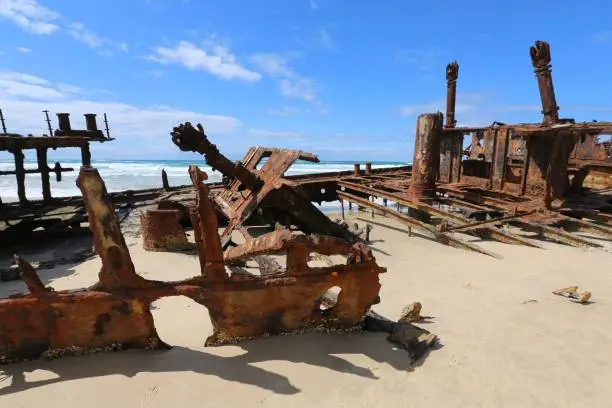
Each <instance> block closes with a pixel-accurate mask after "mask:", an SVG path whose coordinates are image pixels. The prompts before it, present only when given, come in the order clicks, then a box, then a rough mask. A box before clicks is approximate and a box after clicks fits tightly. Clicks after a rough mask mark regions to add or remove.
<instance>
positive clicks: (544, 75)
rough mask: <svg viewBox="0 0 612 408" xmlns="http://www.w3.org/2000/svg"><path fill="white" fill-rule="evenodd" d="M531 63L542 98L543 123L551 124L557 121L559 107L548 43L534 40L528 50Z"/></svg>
mask: <svg viewBox="0 0 612 408" xmlns="http://www.w3.org/2000/svg"><path fill="white" fill-rule="evenodd" d="M529 53H530V54H531V64H532V65H533V69H534V72H535V74H536V77H537V78H538V88H539V90H540V99H541V100H542V114H543V115H544V118H543V123H544V124H545V125H551V124H553V123H556V122H558V121H559V107H558V106H557V100H556V98H555V89H554V87H553V80H552V71H551V65H550V45H549V44H548V43H547V42H545V41H536V42H535V45H534V46H532V47H531V48H530V50H529Z"/></svg>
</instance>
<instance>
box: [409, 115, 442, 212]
mask: <svg viewBox="0 0 612 408" xmlns="http://www.w3.org/2000/svg"><path fill="white" fill-rule="evenodd" d="M442 121H443V115H442V113H440V112H438V113H424V114H422V115H419V118H418V120H417V128H416V138H415V143H414V159H413V161H412V181H411V184H410V187H409V189H408V195H409V197H410V199H412V200H421V199H432V198H433V197H434V195H435V190H436V173H437V167H438V162H439V161H440V133H441V131H442Z"/></svg>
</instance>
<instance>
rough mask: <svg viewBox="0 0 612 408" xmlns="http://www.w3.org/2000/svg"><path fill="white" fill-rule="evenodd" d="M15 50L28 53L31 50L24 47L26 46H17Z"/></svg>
mask: <svg viewBox="0 0 612 408" xmlns="http://www.w3.org/2000/svg"><path fill="white" fill-rule="evenodd" d="M17 51H19V52H23V53H24V54H28V53H30V52H32V50H31V49H29V48H26V47H17Z"/></svg>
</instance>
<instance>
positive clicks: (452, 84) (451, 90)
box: [444, 61, 459, 128]
mask: <svg viewBox="0 0 612 408" xmlns="http://www.w3.org/2000/svg"><path fill="white" fill-rule="evenodd" d="M457 78H459V64H458V63H457V61H453V62H451V63H450V64H448V65H447V66H446V123H445V125H444V127H447V128H454V127H455V124H456V123H457V121H456V120H455V103H456V99H457Z"/></svg>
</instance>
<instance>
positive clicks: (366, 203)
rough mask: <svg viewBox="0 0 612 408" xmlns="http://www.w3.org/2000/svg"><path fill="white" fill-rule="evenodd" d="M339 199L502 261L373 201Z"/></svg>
mask: <svg viewBox="0 0 612 408" xmlns="http://www.w3.org/2000/svg"><path fill="white" fill-rule="evenodd" d="M338 197H340V198H341V199H342V200H346V201H348V202H353V203H355V204H359V205H361V206H364V207H366V208H371V209H374V210H378V211H380V212H381V213H383V214H385V215H387V216H390V217H392V218H395V219H396V220H398V221H400V222H402V223H404V224H406V225H409V226H410V227H414V228H418V229H420V230H422V231H426V232H428V233H429V234H431V235H433V238H434V239H435V240H436V241H438V242H440V243H442V244H445V245H449V246H452V247H455V248H459V249H467V250H469V251H474V252H479V253H481V254H485V255H489V256H492V257H493V258H497V259H501V256H499V255H497V254H495V253H493V252H490V251H487V250H486V249H484V248H481V247H479V246H478V245H475V244H472V243H470V242H465V241H463V240H461V239H459V238H457V237H454V236H452V235H451V234H447V233H444V232H439V231H437V230H436V228H435V227H433V226H431V225H429V224H426V223H424V222H422V221H419V220H416V219H414V218H412V217H409V216H407V215H404V214H401V213H398V212H397V211H394V210H392V209H390V208H388V207H384V206H382V205H380V204H377V203H373V202H371V201H368V200H366V199H363V198H361V197H357V196H355V195H352V194H349V193H346V192H343V191H338Z"/></svg>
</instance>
